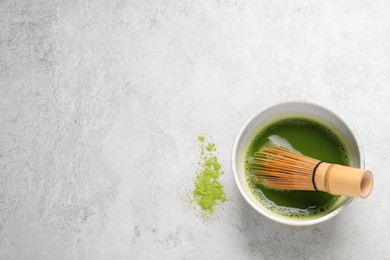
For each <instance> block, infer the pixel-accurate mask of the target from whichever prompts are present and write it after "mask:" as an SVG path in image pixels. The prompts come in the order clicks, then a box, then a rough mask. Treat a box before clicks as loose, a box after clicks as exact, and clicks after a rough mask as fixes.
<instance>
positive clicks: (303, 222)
mask: <svg viewBox="0 0 390 260" xmlns="http://www.w3.org/2000/svg"><path fill="white" fill-rule="evenodd" d="M293 103H295V104H296V103H299V104H305V105H309V106H316V107H318V108H320V109H322V110H324V111H326V112H327V113H330V114H332V116H334V117H336V118H338V119H339V120H341V122H342V123H343V124H344V125H345V127H346V128H347V129H348V130H349V131H350V132H351V133H352V136H353V138H354V139H355V140H354V141H355V142H356V145H357V148H358V151H357V152H358V154H359V156H360V162H359V163H360V167H361V168H364V164H365V163H364V151H363V147H362V145H361V142H360V139H359V136H358V135H357V133H356V132H355V131H353V130H352V129H351V127H350V126H349V124H347V122H346V120H345V119H344V118H342V117H340V116H338V115H337V114H336V113H335V112H333V111H332V110H330V109H328V108H326V107H324V106H322V105H319V104H317V103H312V102H308V101H301V100H297V101H283V102H277V103H273V104H272V105H270V106H267V107H265V108H264V109H262V110H261V111H259V112H257V113H254V114H252V115H251V116H250V117H249V118H248V119H247V120H246V121H245V122H244V124H243V125H242V126H241V127H240V129H239V131H238V133H237V135H236V138H235V140H234V143H233V147H232V154H231V162H232V164H231V166H232V174H233V177H234V181H235V183H236V186H237V188H238V190H239V191H240V193H241V195H242V196H243V197H244V199H245V200H246V202H247V203H248V204H249V205H250V206H251V207H252V208H253V209H255V210H256V211H257V212H258V213H260V214H261V215H263V216H265V217H267V218H269V219H271V220H273V221H275V222H278V223H281V224H286V225H290V226H310V225H315V224H319V223H322V222H325V221H327V220H329V219H331V218H333V217H335V216H336V215H338V214H339V213H340V212H341V211H343V210H344V208H346V207H347V206H348V205H349V204H350V203H351V202H352V200H353V198H351V197H349V198H347V199H346V201H345V202H344V203H343V204H341V205H340V206H338V207H337V208H336V209H335V210H333V211H332V212H330V213H328V214H326V215H324V216H321V217H319V218H314V219H307V220H293V219H288V218H284V217H282V216H280V217H279V216H277V215H273V214H270V213H269V212H267V211H265V210H264V209H262V208H261V207H259V206H258V205H256V204H255V202H254V201H253V199H251V198H249V196H248V195H247V194H246V192H245V191H244V188H243V187H242V185H241V182H240V180H239V176H238V173H237V170H236V167H237V165H236V155H237V147H238V143H239V141H240V139H241V137H242V134H243V132H244V131H245V129H246V128H247V127H248V125H249V124H250V123H251V122H252V121H253V120H254V118H255V117H257V116H258V115H259V114H261V113H263V112H264V111H266V110H268V109H271V108H273V107H277V106H281V105H286V104H293Z"/></svg>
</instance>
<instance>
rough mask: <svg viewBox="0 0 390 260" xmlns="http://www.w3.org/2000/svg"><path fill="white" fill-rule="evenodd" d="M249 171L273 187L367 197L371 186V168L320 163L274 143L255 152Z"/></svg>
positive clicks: (254, 178) (256, 180)
mask: <svg viewBox="0 0 390 260" xmlns="http://www.w3.org/2000/svg"><path fill="white" fill-rule="evenodd" d="M251 171H252V173H253V174H254V175H253V180H254V181H255V182H257V183H260V184H263V185H265V186H268V187H271V188H275V189H284V190H308V191H310V190H312V191H314V190H316V191H324V192H327V193H330V194H334V195H345V196H350V197H360V198H366V197H367V196H368V195H369V194H370V193H371V190H372V186H373V176H372V173H371V172H370V171H367V170H363V169H358V168H353V167H348V166H343V165H339V164H331V163H327V162H322V161H320V160H317V159H314V158H311V157H308V156H304V155H300V154H296V153H293V152H290V151H287V150H284V149H282V148H280V147H276V146H269V147H267V148H265V149H263V150H260V151H258V152H256V153H255V154H254V157H253V162H252V167H251Z"/></svg>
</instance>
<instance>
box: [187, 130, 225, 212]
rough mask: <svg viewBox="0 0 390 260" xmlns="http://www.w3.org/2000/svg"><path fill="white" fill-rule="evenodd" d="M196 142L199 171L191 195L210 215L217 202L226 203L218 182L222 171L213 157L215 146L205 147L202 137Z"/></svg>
mask: <svg viewBox="0 0 390 260" xmlns="http://www.w3.org/2000/svg"><path fill="white" fill-rule="evenodd" d="M198 140H199V141H200V142H201V152H200V153H201V160H200V162H199V166H200V169H199V170H198V172H197V173H196V179H195V189H194V192H193V195H194V199H195V201H196V202H197V203H198V204H199V206H200V208H201V209H202V210H203V212H205V213H206V214H209V215H211V214H212V213H213V212H214V206H215V205H216V204H217V203H218V202H220V203H223V202H225V201H227V198H226V195H225V192H224V191H223V186H222V184H221V183H220V182H219V180H218V179H219V176H221V175H222V174H223V171H222V169H221V164H219V162H218V158H217V156H216V155H215V152H216V148H215V144H213V143H208V144H207V145H206V143H205V137H204V136H199V137H198Z"/></svg>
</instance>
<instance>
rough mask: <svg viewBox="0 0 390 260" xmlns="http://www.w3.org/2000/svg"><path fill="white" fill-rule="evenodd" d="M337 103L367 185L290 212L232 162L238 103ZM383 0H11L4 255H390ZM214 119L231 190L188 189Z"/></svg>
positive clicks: (1, 136)
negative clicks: (331, 211) (306, 221)
mask: <svg viewBox="0 0 390 260" xmlns="http://www.w3.org/2000/svg"><path fill="white" fill-rule="evenodd" d="M284 100H306V101H310V102H314V103H318V104H320V105H323V106H325V107H327V108H330V109H331V110H333V111H335V112H336V113H337V114H338V115H339V116H341V117H342V118H344V119H345V120H346V122H347V123H348V125H349V126H350V127H351V128H352V129H354V130H355V131H356V132H357V133H358V134H359V137H360V140H361V142H362V144H363V146H364V150H365V158H366V166H367V168H369V169H371V170H372V171H373V173H374V176H375V186H374V190H373V193H372V195H371V196H370V197H369V198H368V199H366V200H360V199H359V200H354V201H353V203H352V204H351V205H349V206H348V208H347V209H346V210H345V211H343V212H342V213H341V214H340V215H338V216H337V217H335V218H334V219H332V220H330V221H328V222H326V223H323V224H320V225H316V226H310V227H305V228H294V227H289V226H284V225H281V224H277V223H274V222H272V221H270V220H268V219H266V218H265V217H263V216H261V215H259V214H258V213H257V212H256V211H254V210H253V209H252V208H251V207H250V206H248V205H247V203H246V202H245V201H244V199H243V198H242V196H241V195H240V193H239V191H238V189H237V188H236V186H235V183H234V180H233V177H232V173H231V166H230V164H231V159H230V154H231V148H232V144H233V141H234V138H235V136H236V134H237V132H238V130H239V128H240V126H241V125H242V124H243V123H244V122H245V120H246V119H247V118H248V117H249V116H250V115H252V114H253V113H255V112H258V111H261V110H262V109H264V108H266V107H268V106H269V105H271V104H274V103H276V102H280V101H284ZM389 111H390V2H389V1H388V0H377V1H375V0H374V1H367V0H346V1H336V0H325V1H318V0H305V1H304V0H291V1H290V0H287V1H280V0H275V1H271V0H259V1H255V0H249V1H245V0H243V1H239V0H219V1H215V0H211V1H178V0H167V1H159V0H157V1H147V0H145V1H137V0H134V1H125V0H114V1H93V0H91V1H11V0H3V1H0V259H390V247H389V244H388V243H389V241H390V235H389V233H390V217H389V216H390V205H389V198H390V189H389V188H388V187H389V183H390V172H389V169H390V162H389V158H390V120H389V118H390V116H389V113H390V112H389ZM201 134H205V135H207V136H211V137H212V140H213V142H214V143H215V144H216V147H217V151H218V152H219V155H218V157H219V159H220V162H221V163H222V166H223V169H224V171H225V174H224V175H223V176H222V178H221V182H222V184H223V186H224V188H225V191H226V194H227V197H228V201H227V202H226V203H224V204H223V205H220V206H217V207H216V211H215V214H214V215H213V217H212V219H210V220H207V221H206V220H204V219H202V218H201V217H198V216H197V210H196V209H193V204H192V203H191V202H190V200H189V197H190V194H191V191H192V189H193V188H194V184H193V181H194V177H195V173H196V169H197V162H198V160H199V143H198V141H197V136H198V135H201Z"/></svg>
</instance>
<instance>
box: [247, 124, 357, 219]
mask: <svg viewBox="0 0 390 260" xmlns="http://www.w3.org/2000/svg"><path fill="white" fill-rule="evenodd" d="M270 136H278V137H281V138H283V139H285V140H286V141H288V143H289V144H290V145H291V146H292V147H293V148H294V149H295V150H298V151H299V152H301V153H302V154H303V155H306V156H310V157H313V158H316V159H319V160H322V161H326V162H331V163H338V164H342V165H350V161H349V156H348V151H347V149H346V146H345V145H344V143H343V142H342V140H341V139H340V138H339V137H338V136H337V135H336V134H334V133H333V132H332V131H331V130H330V129H329V128H327V127H326V126H324V125H323V124H321V123H319V122H316V121H313V120H311V119H307V118H302V117H294V118H287V119H282V120H278V121H276V122H274V123H272V124H270V125H269V126H267V127H265V128H263V129H262V130H260V132H259V133H258V134H257V135H256V136H255V138H254V139H253V140H252V142H251V144H250V146H249V149H248V152H247V155H246V176H247V182H248V186H249V187H250V189H251V190H252V193H253V194H254V196H255V197H256V198H257V199H258V200H260V201H261V203H262V204H263V205H265V207H266V208H268V209H269V210H270V211H272V212H274V213H276V214H279V215H283V216H285V217H288V218H310V217H314V216H315V217H317V216H319V215H325V214H326V213H328V212H329V211H332V210H333V209H334V207H335V204H336V203H337V201H339V200H340V196H334V195H330V194H327V193H324V192H317V191H286V190H275V189H270V188H267V187H265V186H263V185H259V184H256V183H254V182H253V181H252V178H251V176H252V173H251V171H250V168H251V160H252V157H253V155H254V153H255V152H257V151H258V150H259V149H260V148H262V147H265V146H267V145H269V137H270Z"/></svg>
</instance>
